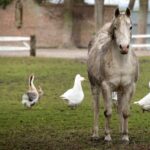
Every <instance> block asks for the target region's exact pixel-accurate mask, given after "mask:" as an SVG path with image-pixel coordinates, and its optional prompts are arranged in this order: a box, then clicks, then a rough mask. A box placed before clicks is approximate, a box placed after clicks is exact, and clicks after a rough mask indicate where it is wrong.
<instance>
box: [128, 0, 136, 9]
mask: <svg viewBox="0 0 150 150" xmlns="http://www.w3.org/2000/svg"><path fill="white" fill-rule="evenodd" d="M134 4H135V0H130V2H129V5H128V8H129V9H130V10H133V7H134Z"/></svg>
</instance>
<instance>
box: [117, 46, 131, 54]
mask: <svg viewBox="0 0 150 150" xmlns="http://www.w3.org/2000/svg"><path fill="white" fill-rule="evenodd" d="M119 47H120V53H121V54H128V50H129V45H127V46H122V45H120V46H119Z"/></svg>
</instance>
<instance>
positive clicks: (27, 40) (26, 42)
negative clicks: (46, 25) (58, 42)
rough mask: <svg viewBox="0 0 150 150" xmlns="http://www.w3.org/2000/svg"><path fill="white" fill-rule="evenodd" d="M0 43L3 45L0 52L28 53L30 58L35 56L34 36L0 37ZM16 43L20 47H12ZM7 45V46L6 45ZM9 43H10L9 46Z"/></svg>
mask: <svg viewBox="0 0 150 150" xmlns="http://www.w3.org/2000/svg"><path fill="white" fill-rule="evenodd" d="M0 42H3V44H5V45H4V46H1V44H0V51H29V52H30V56H36V37H35V35H31V36H28V37H27V36H26V37H23V36H21V37H19V36H0ZM17 42H21V44H22V46H12V45H14V44H16V43H17ZM8 43H9V45H8ZM10 43H12V44H11V45H10Z"/></svg>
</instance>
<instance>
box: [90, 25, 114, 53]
mask: <svg viewBox="0 0 150 150" xmlns="http://www.w3.org/2000/svg"><path fill="white" fill-rule="evenodd" d="M112 37H113V33H112V22H108V23H106V24H105V25H104V26H103V27H102V28H101V29H100V30H99V31H98V33H97V34H96V35H95V36H94V37H93V39H92V40H91V41H90V42H89V45H88V52H90V51H92V50H93V49H98V50H100V49H101V48H102V47H103V46H104V47H105V46H106V45H108V43H110V42H111V40H112Z"/></svg>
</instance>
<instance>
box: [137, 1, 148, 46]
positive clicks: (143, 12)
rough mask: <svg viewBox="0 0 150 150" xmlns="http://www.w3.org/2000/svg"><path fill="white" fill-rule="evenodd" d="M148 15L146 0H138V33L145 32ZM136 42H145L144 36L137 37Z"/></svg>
mask: <svg viewBox="0 0 150 150" xmlns="http://www.w3.org/2000/svg"><path fill="white" fill-rule="evenodd" d="M147 16H148V0H140V10H139V14H138V34H146V29H147ZM137 43H138V44H141V43H145V39H144V38H140V39H137Z"/></svg>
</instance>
